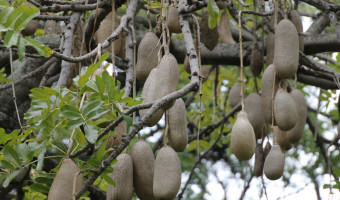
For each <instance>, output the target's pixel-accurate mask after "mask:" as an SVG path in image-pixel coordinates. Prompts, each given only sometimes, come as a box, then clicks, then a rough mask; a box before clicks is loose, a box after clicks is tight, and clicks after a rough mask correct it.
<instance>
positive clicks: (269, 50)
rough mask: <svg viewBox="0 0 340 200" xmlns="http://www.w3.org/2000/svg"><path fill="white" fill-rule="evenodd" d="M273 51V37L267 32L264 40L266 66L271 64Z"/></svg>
mask: <svg viewBox="0 0 340 200" xmlns="http://www.w3.org/2000/svg"><path fill="white" fill-rule="evenodd" d="M274 49H275V35H274V33H272V32H268V35H267V39H266V64H267V66H269V65H271V64H273V60H274Z"/></svg>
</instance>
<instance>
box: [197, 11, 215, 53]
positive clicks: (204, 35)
mask: <svg viewBox="0 0 340 200" xmlns="http://www.w3.org/2000/svg"><path fill="white" fill-rule="evenodd" d="M201 41H202V43H203V44H204V46H205V47H207V49H209V50H210V51H212V50H213V49H214V48H215V47H216V45H217V44H218V30H217V26H216V27H215V28H213V29H210V28H209V13H208V10H207V9H204V11H203V15H202V18H201Z"/></svg>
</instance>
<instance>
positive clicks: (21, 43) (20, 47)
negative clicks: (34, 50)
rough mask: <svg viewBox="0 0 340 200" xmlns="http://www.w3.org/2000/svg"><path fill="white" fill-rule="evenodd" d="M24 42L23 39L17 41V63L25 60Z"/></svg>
mask: <svg viewBox="0 0 340 200" xmlns="http://www.w3.org/2000/svg"><path fill="white" fill-rule="evenodd" d="M25 45H26V44H25V40H24V38H23V37H19V40H18V55H19V61H22V60H23V59H24V58H25V51H26V46H25Z"/></svg>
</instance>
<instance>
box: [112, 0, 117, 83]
mask: <svg viewBox="0 0 340 200" xmlns="http://www.w3.org/2000/svg"><path fill="white" fill-rule="evenodd" d="M115 2H116V1H115V0H112V19H111V20H112V24H111V26H112V33H113V32H114V31H115V26H116V10H115ZM114 43H115V41H113V42H112V43H111V62H112V67H113V72H112V76H113V78H114V79H115V77H116V63H115V45H114Z"/></svg>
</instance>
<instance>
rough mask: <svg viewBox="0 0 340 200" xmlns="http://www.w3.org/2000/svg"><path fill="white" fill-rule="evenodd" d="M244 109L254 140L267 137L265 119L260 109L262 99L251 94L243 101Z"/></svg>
mask: <svg viewBox="0 0 340 200" xmlns="http://www.w3.org/2000/svg"><path fill="white" fill-rule="evenodd" d="M244 107H245V110H246V112H247V114H248V120H249V122H250V124H251V125H252V127H253V129H254V132H255V136H256V139H260V138H263V137H265V136H266V135H267V132H266V127H265V126H266V119H265V116H264V113H263V109H262V99H261V97H260V95H258V94H257V93H251V94H250V95H248V96H247V98H246V99H245V100H244Z"/></svg>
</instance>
